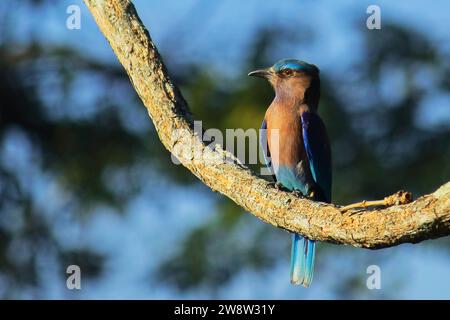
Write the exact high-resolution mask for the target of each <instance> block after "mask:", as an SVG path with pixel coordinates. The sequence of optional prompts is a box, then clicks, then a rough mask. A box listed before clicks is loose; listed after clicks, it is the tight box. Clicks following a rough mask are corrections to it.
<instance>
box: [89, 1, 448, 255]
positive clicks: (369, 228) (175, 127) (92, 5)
mask: <svg viewBox="0 0 450 320" xmlns="http://www.w3.org/2000/svg"><path fill="white" fill-rule="evenodd" d="M85 3H86V5H87V6H88V8H89V10H90V11H91V13H92V15H93V16H94V18H95V21H96V22H97V24H98V26H99V28H100V30H101V31H102V32H103V34H104V35H105V37H106V38H107V40H108V41H109V43H110V45H111V47H112V49H113V50H114V52H115V54H116V55H117V58H118V59H119V61H120V63H121V64H122V65H123V67H124V68H125V70H126V72H127V73H128V75H129V77H130V80H131V82H132V84H133V86H134V88H135V89H136V92H137V93H138V95H139V96H140V98H141V99H142V101H143V103H144V105H145V107H146V108H147V110H148V113H149V115H150V117H151V119H152V120H153V123H154V126H155V128H156V130H157V132H158V135H159V138H160V140H161V142H162V143H163V144H164V146H165V147H166V148H167V149H168V150H169V151H170V152H171V153H172V154H173V155H174V156H175V157H176V158H177V159H178V160H179V161H180V162H181V163H182V164H183V165H184V166H185V167H186V168H187V169H189V170H190V171H191V172H192V173H193V174H194V175H195V176H197V177H198V178H199V179H200V180H201V181H202V182H203V183H205V184H206V185H207V186H208V187H210V188H211V189H212V190H214V191H218V192H220V193H222V194H224V195H225V196H227V197H228V198H230V199H231V200H233V201H234V202H236V203H237V204H238V205H240V206H241V207H243V208H244V209H245V210H247V211H248V212H251V213H252V214H254V215H255V216H256V217H258V218H260V219H261V220H263V221H265V222H267V223H270V224H272V225H273V226H275V227H279V228H283V229H286V230H289V231H293V232H298V233H300V234H303V235H305V236H307V237H308V238H310V239H314V240H320V241H327V242H332V243H337V244H348V245H352V246H355V247H364V248H371V249H377V248H383V247H390V246H395V245H398V244H401V243H406V242H409V243H416V242H419V241H422V240H425V239H432V238H437V237H442V236H446V235H448V234H450V182H447V183H446V184H445V185H443V186H441V187H440V188H439V189H438V190H437V191H435V192H434V193H432V194H429V195H425V196H422V197H420V198H419V199H417V200H416V201H414V202H411V203H409V204H406V205H394V206H391V207H388V208H384V209H379V208H378V209H373V210H363V211H361V210H359V211H358V210H350V211H347V212H345V213H342V212H341V210H340V209H339V207H337V206H335V205H332V204H325V203H318V202H313V201H309V200H307V199H301V198H298V197H296V196H294V195H292V194H290V193H287V192H283V191H278V190H276V189H275V188H272V187H268V182H267V181H265V180H263V179H261V178H258V177H256V176H255V175H253V174H252V173H251V172H250V170H248V169H247V168H246V167H245V166H243V165H241V164H239V163H238V161H237V159H236V158H235V157H234V156H233V155H232V154H229V153H228V152H226V151H224V150H222V149H221V148H215V149H212V148H210V147H208V146H206V145H205V144H204V143H203V142H202V140H201V137H199V136H198V135H196V134H195V133H194V131H193V125H192V117H191V115H190V113H189V109H188V106H187V104H186V102H185V100H184V99H183V97H182V96H181V94H180V92H179V90H178V89H177V87H176V86H175V85H174V84H173V83H172V81H171V80H170V78H169V76H168V74H167V71H166V68H165V66H164V64H163V62H162V59H161V57H160V55H159V53H158V51H157V49H156V47H155V45H154V44H153V42H152V40H151V38H150V35H149V33H148V31H147V30H146V28H145V27H144V25H143V24H142V22H141V20H140V19H139V17H138V15H137V13H136V11H135V8H134V6H133V5H132V4H131V2H130V1H129V0H85ZM180 146H181V147H186V146H191V148H190V150H195V152H197V153H198V152H201V153H202V154H203V159H207V160H208V161H196V160H193V156H192V153H190V152H185V151H186V150H185V148H180ZM168 161H170V160H169V159H168Z"/></svg>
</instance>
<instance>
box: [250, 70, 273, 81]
mask: <svg viewBox="0 0 450 320" xmlns="http://www.w3.org/2000/svg"><path fill="white" fill-rule="evenodd" d="M271 75H272V71H271V70H270V68H268V69H261V70H255V71H252V72H250V73H249V74H248V76H249V77H260V78H266V79H267V78H269V77H270V76H271Z"/></svg>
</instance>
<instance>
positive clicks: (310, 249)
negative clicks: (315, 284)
mask: <svg viewBox="0 0 450 320" xmlns="http://www.w3.org/2000/svg"><path fill="white" fill-rule="evenodd" d="M315 247H316V244H315V242H314V241H312V240H309V239H307V238H304V237H302V236H301V235H299V234H294V235H293V236H292V250H291V283H292V284H296V285H302V286H304V287H308V286H309V285H310V284H311V282H312V279H313V273H314V254H315V251H316V248H315Z"/></svg>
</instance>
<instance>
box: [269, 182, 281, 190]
mask: <svg viewBox="0 0 450 320" xmlns="http://www.w3.org/2000/svg"><path fill="white" fill-rule="evenodd" d="M266 187H267V188H269V187H271V188H275V189H277V190H284V187H283V185H282V184H281V182H269V183H268V184H267V186H266Z"/></svg>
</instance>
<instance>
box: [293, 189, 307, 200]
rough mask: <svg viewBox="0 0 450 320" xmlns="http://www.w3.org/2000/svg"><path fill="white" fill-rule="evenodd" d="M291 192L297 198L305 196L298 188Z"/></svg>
mask: <svg viewBox="0 0 450 320" xmlns="http://www.w3.org/2000/svg"><path fill="white" fill-rule="evenodd" d="M291 193H292V194H293V195H294V196H296V197H297V198H306V197H305V196H304V194H303V193H301V192H300V190H293V191H292V192H291Z"/></svg>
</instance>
